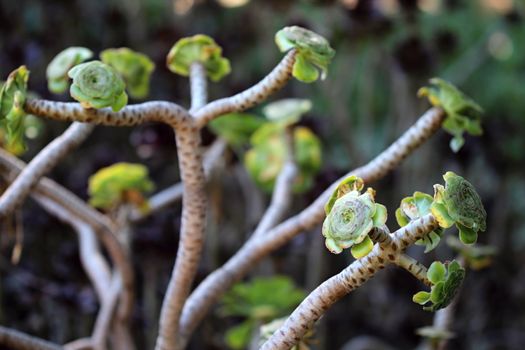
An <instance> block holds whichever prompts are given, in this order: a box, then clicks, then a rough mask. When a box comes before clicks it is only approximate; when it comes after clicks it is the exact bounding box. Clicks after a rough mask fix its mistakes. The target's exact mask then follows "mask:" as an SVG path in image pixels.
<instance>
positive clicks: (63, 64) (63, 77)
mask: <svg viewBox="0 0 525 350" xmlns="http://www.w3.org/2000/svg"><path fill="white" fill-rule="evenodd" d="M91 57H93V52H92V51H91V50H90V49H87V48H85V47H69V48H67V49H65V50H63V51H62V52H60V53H59V54H58V55H56V56H55V58H53V59H52V60H51V62H50V63H49V65H48V66H47V69H46V76H47V86H48V88H49V91H51V92H53V93H55V94H61V93H63V92H65V91H66V90H67V88H68V87H69V78H68V75H67V72H68V71H69V70H70V69H71V68H73V67H74V66H76V65H78V64H80V63H82V62H84V61H86V60H88V59H90V58H91Z"/></svg>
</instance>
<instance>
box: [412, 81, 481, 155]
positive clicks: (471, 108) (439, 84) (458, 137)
mask: <svg viewBox="0 0 525 350" xmlns="http://www.w3.org/2000/svg"><path fill="white" fill-rule="evenodd" d="M418 96H420V97H422V96H426V97H428V99H429V101H430V103H431V104H432V105H434V106H436V107H441V108H443V110H445V112H446V114H447V117H446V119H445V120H444V122H443V129H445V130H446V131H447V132H449V133H450V134H452V135H453V136H454V138H453V139H452V140H451V142H450V147H451V148H452V150H453V151H454V152H457V151H459V149H461V147H462V146H463V144H464V142H465V141H464V139H463V136H462V135H463V133H464V132H467V133H469V134H471V135H474V136H479V135H481V134H482V129H481V125H480V118H481V115H482V113H483V109H482V108H481V107H480V106H479V105H478V104H477V103H475V102H474V101H473V100H471V99H470V98H469V97H467V96H466V95H465V94H463V93H462V92H461V91H460V90H458V89H457V88H456V87H455V86H454V85H452V84H451V83H449V82H447V81H445V80H443V79H439V78H433V79H430V86H428V87H423V88H421V89H419V91H418Z"/></svg>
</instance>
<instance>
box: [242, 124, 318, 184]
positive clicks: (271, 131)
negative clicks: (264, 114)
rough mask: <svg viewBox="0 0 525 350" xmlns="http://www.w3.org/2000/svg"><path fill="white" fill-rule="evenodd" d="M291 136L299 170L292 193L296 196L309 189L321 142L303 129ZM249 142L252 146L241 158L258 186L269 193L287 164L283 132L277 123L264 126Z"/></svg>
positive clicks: (297, 128) (296, 130)
mask: <svg viewBox="0 0 525 350" xmlns="http://www.w3.org/2000/svg"><path fill="white" fill-rule="evenodd" d="M293 134H294V151H295V154H294V158H295V161H296V163H297V166H298V168H299V174H298V176H296V179H295V181H294V185H293V190H294V192H296V193H299V192H304V191H306V190H308V189H309V188H310V187H311V185H312V184H313V181H312V179H313V176H315V174H316V173H317V172H318V171H319V169H320V167H321V142H320V141H319V138H318V137H317V136H316V135H315V134H314V133H313V132H312V131H311V130H310V129H308V128H306V127H296V128H295V129H294V132H293ZM251 143H252V145H253V147H252V148H251V149H250V150H248V152H246V153H245V156H244V164H245V166H246V169H247V170H248V173H249V174H250V175H251V177H252V178H253V179H254V180H255V182H256V183H257V185H259V187H261V188H262V189H263V190H264V191H266V192H271V191H272V190H273V187H274V185H275V180H276V179H277V176H278V175H279V173H280V172H281V169H282V167H283V165H284V162H285V161H286V139H285V133H284V129H283V128H282V127H280V126H279V125H276V123H266V124H264V125H262V126H261V127H260V128H259V129H258V130H257V131H255V132H254V133H253V135H252V137H251Z"/></svg>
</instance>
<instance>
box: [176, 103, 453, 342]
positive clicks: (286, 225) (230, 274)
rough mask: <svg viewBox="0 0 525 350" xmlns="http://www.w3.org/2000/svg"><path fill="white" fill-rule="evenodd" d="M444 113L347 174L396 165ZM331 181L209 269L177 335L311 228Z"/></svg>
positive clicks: (378, 172) (433, 114) (370, 175)
mask: <svg viewBox="0 0 525 350" xmlns="http://www.w3.org/2000/svg"><path fill="white" fill-rule="evenodd" d="M444 117H445V113H444V111H443V110H442V109H439V108H432V109H430V110H428V111H427V112H426V113H425V114H424V115H423V116H422V117H421V118H419V120H418V121H417V122H416V123H415V124H414V125H413V126H412V127H411V128H410V129H408V130H407V131H406V132H405V133H404V134H403V135H402V136H401V137H400V138H399V139H398V140H397V141H396V142H394V143H393V144H392V145H391V146H390V147H388V148H387V149H386V150H385V151H384V152H382V153H381V154H379V155H378V156H377V157H376V158H374V159H373V160H372V161H371V162H370V163H368V164H367V165H365V166H362V167H360V168H357V169H355V170H353V171H351V172H349V173H348V174H347V175H345V176H344V177H342V178H341V179H340V180H342V179H343V178H346V177H347V176H349V175H357V176H359V177H361V178H363V180H364V181H365V183H370V182H373V181H376V180H378V179H380V178H381V177H383V176H384V175H386V174H387V173H388V172H389V171H391V170H392V169H394V168H396V167H397V166H398V165H399V163H401V161H402V160H403V159H404V158H406V157H407V156H408V155H409V154H411V153H412V151H414V150H415V149H416V148H417V147H418V146H420V145H421V144H422V143H424V142H425V141H426V140H428V139H429V138H430V137H431V136H432V135H433V134H434V133H435V132H436V131H437V130H438V129H439V128H440V126H441V123H442V122H443V119H444ZM340 180H338V181H336V182H334V183H333V184H332V185H331V186H330V187H329V188H328V189H327V190H326V191H325V192H323V193H322V194H321V195H320V196H319V197H318V198H317V199H316V200H315V201H314V202H313V203H312V204H310V206H308V207H307V208H305V209H304V210H303V211H302V212H300V213H299V214H297V215H295V216H293V217H291V218H289V219H287V220H285V221H284V222H283V223H281V224H279V225H277V226H276V227H274V228H273V229H272V230H270V231H269V232H267V233H266V234H264V235H261V236H259V237H258V238H257V239H250V240H248V242H247V243H246V244H245V245H244V246H243V247H242V248H241V249H240V250H239V251H238V252H237V253H236V254H235V255H234V256H233V257H231V258H230V259H229V260H228V261H227V262H226V263H225V264H224V265H223V266H222V267H221V268H219V269H217V270H216V271H214V272H213V273H211V274H210V275H209V276H208V277H206V279H204V281H203V282H202V283H201V284H200V285H199V286H198V287H197V288H196V289H195V291H194V292H193V293H192V295H191V296H190V297H189V298H188V301H187V302H186V305H185V307H184V311H183V314H182V317H181V337H182V341H183V342H187V341H188V338H189V336H190V335H191V333H192V332H193V331H194V330H195V328H196V327H197V325H198V324H199V323H200V322H201V321H202V319H203V318H204V316H205V315H206V313H207V312H208V310H209V309H210V308H211V306H212V305H213V304H214V303H215V302H217V300H218V299H219V298H220V297H221V296H222V295H223V294H224V292H225V291H226V290H228V288H230V286H232V285H233V284H234V283H235V282H237V281H239V280H240V279H241V278H242V277H243V276H244V275H245V274H246V273H247V272H248V271H249V270H250V269H251V268H252V267H253V266H254V265H255V264H256V263H257V262H259V261H260V260H261V259H262V258H264V257H265V256H267V255H268V254H270V253H271V252H272V251H274V250H275V249H277V248H279V247H281V246H282V245H284V244H285V243H286V242H288V241H290V240H291V239H292V238H293V237H295V236H296V235H298V234H299V233H301V232H303V231H305V230H309V229H311V228H313V227H314V226H315V225H318V224H319V223H320V222H322V220H323V218H324V205H325V203H326V201H327V200H328V198H329V196H330V195H331V194H332V192H333V190H334V189H335V188H336V186H337V185H338V184H339V182H340Z"/></svg>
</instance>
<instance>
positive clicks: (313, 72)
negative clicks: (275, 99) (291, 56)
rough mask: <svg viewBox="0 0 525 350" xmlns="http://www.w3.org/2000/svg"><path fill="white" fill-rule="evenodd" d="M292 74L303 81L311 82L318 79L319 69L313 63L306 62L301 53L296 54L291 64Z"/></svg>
mask: <svg viewBox="0 0 525 350" xmlns="http://www.w3.org/2000/svg"><path fill="white" fill-rule="evenodd" d="M292 75H293V76H294V77H295V78H296V79H297V80H299V81H302V82H303V83H313V82H314V81H316V80H317V79H319V71H318V70H317V69H316V67H315V65H313V64H312V63H310V62H308V61H307V60H306V59H305V58H304V57H303V56H302V55H297V57H296V59H295V64H294V65H293V70H292Z"/></svg>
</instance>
